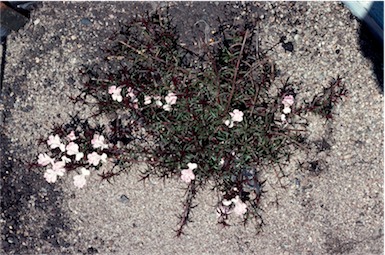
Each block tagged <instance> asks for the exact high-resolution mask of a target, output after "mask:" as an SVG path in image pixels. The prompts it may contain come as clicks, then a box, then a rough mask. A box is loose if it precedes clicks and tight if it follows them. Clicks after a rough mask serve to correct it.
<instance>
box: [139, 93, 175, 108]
mask: <svg viewBox="0 0 385 255" xmlns="http://www.w3.org/2000/svg"><path fill="white" fill-rule="evenodd" d="M152 99H154V100H155V104H156V105H157V106H158V107H163V110H165V111H167V112H170V111H171V110H172V105H174V104H176V100H177V99H178V96H177V95H176V94H175V93H173V92H169V93H168V94H167V96H165V98H164V100H165V101H166V103H165V104H163V102H162V97H161V96H153V97H151V96H144V105H149V104H151V101H152Z"/></svg>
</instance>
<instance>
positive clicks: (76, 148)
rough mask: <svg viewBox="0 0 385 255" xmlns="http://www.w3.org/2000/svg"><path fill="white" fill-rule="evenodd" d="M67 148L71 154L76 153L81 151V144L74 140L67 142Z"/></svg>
mask: <svg viewBox="0 0 385 255" xmlns="http://www.w3.org/2000/svg"><path fill="white" fill-rule="evenodd" d="M66 150H67V154H68V155H69V156H71V155H76V154H78V153H79V145H77V144H76V143H74V142H70V143H69V144H67V146H66Z"/></svg>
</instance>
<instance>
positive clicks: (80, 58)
mask: <svg viewBox="0 0 385 255" xmlns="http://www.w3.org/2000/svg"><path fill="white" fill-rule="evenodd" d="M160 5H161V6H162V7H166V6H169V8H170V13H171V15H172V16H173V18H174V20H173V22H174V23H175V24H177V27H178V29H179V31H180V33H181V35H182V36H181V40H182V41H187V42H190V43H191V42H192V43H193V42H194V40H195V41H196V40H197V39H198V37H199V35H200V34H202V33H200V32H199V31H195V29H196V28H194V26H193V24H194V23H195V22H197V21H198V20H201V19H204V20H205V21H206V22H207V23H208V24H209V25H210V28H213V29H216V28H217V26H218V24H219V22H218V20H217V17H220V19H221V20H225V19H229V20H234V22H239V20H241V21H242V19H253V18H257V17H259V18H261V23H260V24H261V28H260V39H261V47H262V48H264V49H266V48H269V47H271V46H272V45H274V44H276V43H277V42H278V41H279V40H280V38H281V36H283V35H284V36H286V37H287V40H289V41H291V42H293V45H294V52H287V51H285V50H284V49H283V48H282V47H281V46H280V45H278V46H277V47H276V48H275V50H273V51H272V52H270V53H269V56H270V57H271V59H272V60H273V61H275V63H276V64H277V67H278V68H279V70H280V76H279V77H278V79H277V82H278V83H279V82H280V80H282V81H285V80H286V79H287V78H288V77H290V79H291V81H293V82H297V83H298V84H299V87H300V88H301V90H302V91H304V97H306V96H307V95H312V94H313V93H315V92H319V91H321V89H322V87H323V86H326V84H327V83H328V82H329V81H330V79H331V78H332V77H336V76H337V75H338V74H340V75H341V76H342V77H343V78H344V81H345V82H346V84H347V88H348V90H349V91H350V96H349V98H348V99H347V100H345V101H344V103H343V104H341V105H340V106H338V107H337V108H336V109H335V119H334V120H333V121H332V122H331V123H329V124H325V123H324V122H323V121H322V120H320V119H318V118H315V117H311V116H310V117H309V121H310V122H311V125H310V134H309V135H310V136H309V139H310V140H311V141H312V142H316V141H317V140H319V139H321V138H322V137H323V138H325V139H326V140H327V142H328V143H329V144H330V145H331V148H330V149H329V150H327V151H325V152H322V153H314V151H313V152H312V153H310V154H306V153H305V152H298V153H297V155H296V160H298V161H300V162H301V161H304V160H312V159H314V160H315V159H318V160H320V161H322V162H323V163H322V165H321V167H320V168H319V169H318V170H317V171H316V172H314V171H313V172H311V171H309V170H308V169H307V168H304V169H299V168H298V167H296V166H297V164H296V161H293V162H292V164H290V165H288V166H287V168H285V169H284V170H285V172H286V173H288V174H289V175H288V177H287V178H286V179H284V180H283V182H284V184H285V185H286V188H281V187H280V185H279V184H278V183H277V179H276V178H275V177H274V176H275V174H274V171H272V172H267V173H264V177H265V178H266V179H267V180H268V181H267V184H266V185H265V189H266V191H267V193H266V194H265V196H264V197H263V199H262V205H261V206H262V208H263V210H264V213H263V215H262V217H263V219H264V221H265V223H266V225H265V226H264V227H263V230H262V232H261V233H260V234H258V235H256V231H255V230H254V229H253V227H252V226H247V227H243V226H242V225H234V226H231V227H230V228H226V229H221V228H220V227H219V226H218V225H216V214H215V208H214V206H215V203H216V197H215V194H214V193H212V192H210V190H207V192H202V193H201V194H200V195H199V197H198V200H197V202H198V203H199V206H198V207H197V208H196V209H194V210H193V220H194V222H192V223H190V224H189V225H188V227H187V228H186V233H187V235H186V236H183V237H181V238H179V239H177V238H174V232H173V229H175V228H176V223H177V218H176V215H177V214H178V213H180V212H181V207H180V205H181V204H180V201H181V199H182V197H183V189H182V188H183V183H181V182H180V181H179V180H170V181H168V182H166V183H165V184H164V183H162V182H159V181H157V180H154V181H153V182H151V183H147V184H146V185H145V186H143V184H142V183H139V182H138V175H137V171H136V170H138V169H140V168H141V167H143V166H140V165H138V166H137V167H134V168H133V169H132V171H131V172H130V173H129V174H127V175H123V176H120V177H119V178H117V179H116V181H115V182H113V184H112V185H111V184H109V183H106V182H103V183H100V182H99V181H98V179H97V177H96V176H92V180H94V181H93V182H90V184H89V185H88V186H87V188H86V189H84V190H80V191H79V190H77V189H75V187H74V185H73V184H72V183H71V179H72V178H70V177H69V178H67V179H61V180H60V182H59V183H56V184H54V185H50V184H48V183H46V182H45V180H44V179H43V172H38V171H28V170H27V168H26V167H25V165H24V164H25V163H26V162H29V161H31V160H34V159H36V157H37V155H38V153H39V152H41V151H42V150H43V148H42V147H39V146H38V143H37V139H38V138H39V137H41V136H42V135H45V136H46V135H47V134H49V132H50V131H51V128H52V126H53V124H54V123H65V122H66V121H68V113H74V112H76V111H80V112H81V114H82V115H83V116H87V114H89V113H91V112H92V110H93V109H90V108H87V107H86V106H80V105H76V106H75V105H72V103H70V102H69V101H68V98H67V96H68V95H73V94H76V93H77V92H78V89H77V88H80V87H81V79H80V76H79V75H78V70H79V68H80V67H81V66H82V65H92V64H93V63H99V61H101V54H100V52H101V49H102V48H105V47H108V40H106V39H107V38H108V37H109V36H110V35H112V33H113V31H117V30H119V24H120V23H124V22H125V21H127V20H129V19H130V18H132V17H133V15H135V14H140V13H143V11H145V10H148V11H153V10H154V9H155V8H157V6H158V4H157V3H129V2H108V3H100V2H44V3H42V4H41V5H40V6H39V8H38V9H37V10H35V11H34V12H32V17H31V20H30V21H29V23H28V24H27V25H26V26H25V27H24V28H23V29H22V30H20V31H19V32H18V33H13V34H11V35H10V36H9V37H8V50H7V56H6V57H7V60H8V62H7V65H6V67H5V70H6V73H5V80H4V88H3V90H2V98H1V102H0V103H1V104H0V110H1V111H2V115H1V118H0V125H1V131H0V135H1V143H0V149H1V151H0V152H1V153H0V160H1V176H2V179H1V191H2V194H1V195H2V201H1V205H2V214H1V227H2V235H1V237H2V250H1V253H2V254H306V255H310V254H383V251H384V249H383V112H382V110H383V94H382V91H381V89H380V87H381V86H382V84H379V83H378V79H377V78H376V75H375V74H374V71H373V70H374V67H373V64H372V62H371V60H370V59H368V58H365V57H364V55H363V53H362V51H361V45H362V43H363V42H362V39H360V24H359V23H358V21H356V20H355V19H354V18H353V17H352V15H351V14H350V13H349V11H348V10H347V9H346V8H345V7H344V6H343V5H342V4H340V3H337V2H312V3H306V2H274V3H269V2H257V3H251V2H243V3H236V2H231V3H229V4H226V3H208V2H206V3H197V2H194V3H189V2H179V3H174V2H170V3H162V4H160ZM366 43H367V42H366ZM373 54H374V55H375V54H376V53H375V52H374V53H373ZM94 121H99V120H94ZM101 121H102V120H101ZM235 221H236V220H235Z"/></svg>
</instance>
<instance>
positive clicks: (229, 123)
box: [224, 120, 234, 128]
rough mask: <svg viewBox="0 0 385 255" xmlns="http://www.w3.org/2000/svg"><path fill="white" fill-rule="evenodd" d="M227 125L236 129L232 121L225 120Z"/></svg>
mask: <svg viewBox="0 0 385 255" xmlns="http://www.w3.org/2000/svg"><path fill="white" fill-rule="evenodd" d="M224 123H225V125H226V126H228V127H229V128H232V127H234V122H233V121H231V120H225V121H224Z"/></svg>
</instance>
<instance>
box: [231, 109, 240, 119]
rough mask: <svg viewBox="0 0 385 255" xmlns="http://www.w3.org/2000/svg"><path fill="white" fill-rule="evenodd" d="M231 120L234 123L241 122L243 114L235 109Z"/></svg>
mask: <svg viewBox="0 0 385 255" xmlns="http://www.w3.org/2000/svg"><path fill="white" fill-rule="evenodd" d="M230 116H231V120H232V121H234V122H241V121H242V120H243V112H241V111H240V110H238V109H234V110H233V112H230Z"/></svg>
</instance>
